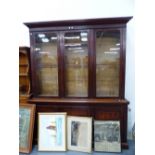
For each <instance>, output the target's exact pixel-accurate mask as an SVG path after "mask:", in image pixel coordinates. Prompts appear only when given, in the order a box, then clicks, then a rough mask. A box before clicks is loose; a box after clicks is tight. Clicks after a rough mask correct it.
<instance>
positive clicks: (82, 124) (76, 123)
mask: <svg viewBox="0 0 155 155" xmlns="http://www.w3.org/2000/svg"><path fill="white" fill-rule="evenodd" d="M67 131H68V132H67V133H68V134H67V135H68V136H67V137H68V138H67V143H68V144H67V146H68V149H69V150H74V151H81V152H88V153H90V152H91V151H92V118H91V117H76V116H68V117H67Z"/></svg>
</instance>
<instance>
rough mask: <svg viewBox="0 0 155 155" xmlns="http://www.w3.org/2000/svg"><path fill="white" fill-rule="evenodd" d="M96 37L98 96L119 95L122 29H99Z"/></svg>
mask: <svg viewBox="0 0 155 155" xmlns="http://www.w3.org/2000/svg"><path fill="white" fill-rule="evenodd" d="M95 37H96V97H118V96H119V75H120V31H119V30H111V31H110V30H109V31H108V30H98V31H96V34H95Z"/></svg>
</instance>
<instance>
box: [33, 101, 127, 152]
mask: <svg viewBox="0 0 155 155" xmlns="http://www.w3.org/2000/svg"><path fill="white" fill-rule="evenodd" d="M30 102H31V103H35V104H36V119H35V120H36V122H35V130H34V143H37V132H38V131H37V129H38V127H37V123H38V118H37V117H38V115H37V113H38V112H67V115H71V116H90V117H93V119H94V120H119V121H120V125H121V145H122V148H123V149H128V144H127V107H128V101H126V100H123V99H122V100H119V99H116V100H113V99H110V100H109V99H98V100H97V99H96V100H95V99H92V100H91V99H89V100H88V99H87V100H79V99H78V100H75V99H73V100H69V99H43V100H42V99H32V100H30Z"/></svg>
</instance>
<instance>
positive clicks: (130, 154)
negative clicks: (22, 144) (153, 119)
mask: <svg viewBox="0 0 155 155" xmlns="http://www.w3.org/2000/svg"><path fill="white" fill-rule="evenodd" d="M128 144H129V149H127V150H122V152H121V153H109V152H108V153H105V152H92V153H82V152H75V151H67V152H38V150H37V146H35V147H34V148H33V150H32V152H31V153H30V154H29V155H90V154H91V155H135V142H134V141H128ZM19 155H26V154H24V153H20V154H19Z"/></svg>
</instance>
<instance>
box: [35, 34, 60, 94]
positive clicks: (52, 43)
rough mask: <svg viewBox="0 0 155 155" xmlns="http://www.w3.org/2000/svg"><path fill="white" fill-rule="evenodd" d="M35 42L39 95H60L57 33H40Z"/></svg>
mask: <svg viewBox="0 0 155 155" xmlns="http://www.w3.org/2000/svg"><path fill="white" fill-rule="evenodd" d="M35 43H36V44H35V60H36V61H35V62H36V64H37V68H36V70H37V71H36V73H37V80H38V83H37V86H38V89H39V90H38V92H39V95H45V96H46V95H48V96H58V55H57V35H56V34H55V33H38V34H36V35H35Z"/></svg>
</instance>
